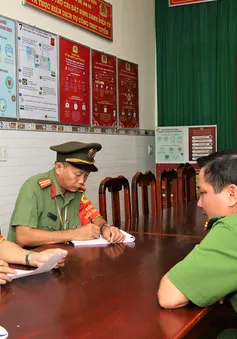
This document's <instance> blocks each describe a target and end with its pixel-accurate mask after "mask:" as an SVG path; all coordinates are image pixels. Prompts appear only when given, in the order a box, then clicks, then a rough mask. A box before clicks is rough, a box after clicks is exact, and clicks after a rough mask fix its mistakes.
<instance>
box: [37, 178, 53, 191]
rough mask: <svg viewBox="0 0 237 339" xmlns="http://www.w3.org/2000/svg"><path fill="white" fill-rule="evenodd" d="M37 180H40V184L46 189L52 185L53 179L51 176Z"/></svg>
mask: <svg viewBox="0 0 237 339" xmlns="http://www.w3.org/2000/svg"><path fill="white" fill-rule="evenodd" d="M37 181H38V184H39V185H40V188H41V189H44V188H46V187H49V186H51V185H52V181H51V179H49V178H43V179H39V180H37Z"/></svg>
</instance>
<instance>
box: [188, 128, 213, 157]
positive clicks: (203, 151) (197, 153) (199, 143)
mask: <svg viewBox="0 0 237 339" xmlns="http://www.w3.org/2000/svg"><path fill="white" fill-rule="evenodd" d="M188 142H189V161H195V160H197V158H199V157H202V156H206V155H208V154H210V153H212V152H214V151H215V150H216V126H195V127H189V128H188Z"/></svg>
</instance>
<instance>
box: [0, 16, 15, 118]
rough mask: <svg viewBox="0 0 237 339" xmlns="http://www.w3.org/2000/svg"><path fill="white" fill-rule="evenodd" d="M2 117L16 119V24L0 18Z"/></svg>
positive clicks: (0, 98)
mask: <svg viewBox="0 0 237 339" xmlns="http://www.w3.org/2000/svg"><path fill="white" fill-rule="evenodd" d="M0 117H6V118H16V46H15V22H14V21H12V20H9V19H7V18H4V17H1V16H0Z"/></svg>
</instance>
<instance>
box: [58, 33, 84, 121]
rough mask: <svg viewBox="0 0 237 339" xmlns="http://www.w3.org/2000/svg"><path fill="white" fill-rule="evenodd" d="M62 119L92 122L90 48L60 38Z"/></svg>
mask: <svg viewBox="0 0 237 339" xmlns="http://www.w3.org/2000/svg"><path fill="white" fill-rule="evenodd" d="M60 121H61V122H66V123H70V124H77V125H89V124H90V49H89V48H88V47H85V46H82V45H79V44H77V43H74V42H72V41H68V40H65V39H63V38H60Z"/></svg>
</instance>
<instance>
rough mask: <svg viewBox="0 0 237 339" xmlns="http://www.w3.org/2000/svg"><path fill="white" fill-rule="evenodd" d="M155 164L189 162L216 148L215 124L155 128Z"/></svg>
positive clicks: (194, 161) (193, 162)
mask: <svg viewBox="0 0 237 339" xmlns="http://www.w3.org/2000/svg"><path fill="white" fill-rule="evenodd" d="M155 140H156V164H172V165H175V164H176V165H177V164H180V163H186V162H189V163H191V164H195V163H196V160H197V158H199V157H201V156H206V155H208V154H210V153H212V152H214V151H216V149H217V126H216V125H210V126H170V127H157V129H156V135H155Z"/></svg>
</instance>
